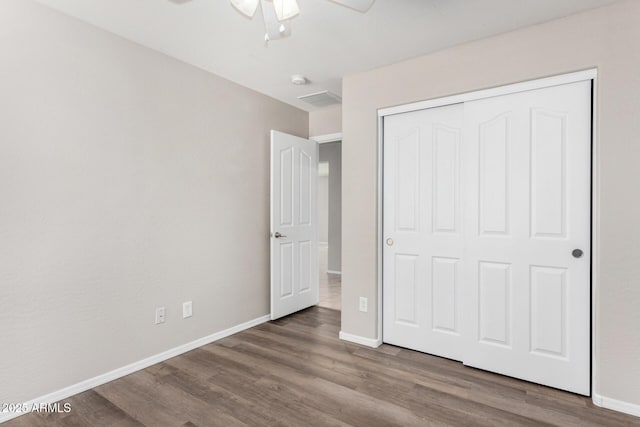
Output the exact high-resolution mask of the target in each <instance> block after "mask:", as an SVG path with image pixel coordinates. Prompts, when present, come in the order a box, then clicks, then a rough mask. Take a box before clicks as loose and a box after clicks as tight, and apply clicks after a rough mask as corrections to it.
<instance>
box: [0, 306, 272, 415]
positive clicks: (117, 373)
mask: <svg viewBox="0 0 640 427" xmlns="http://www.w3.org/2000/svg"><path fill="white" fill-rule="evenodd" d="M269 320H271V316H270V315H266V316H261V317H258V318H257V319H253V320H249V321H248V322H245V323H242V324H240V325H236V326H233V327H231V328H229V329H225V330H224V331H220V332H216V333H214V334H211V335H209V336H206V337H203V338H200V339H197V340H195V341H191V342H189V343H187V344H183V345H181V346H178V347H174V348H172V349H170V350H167V351H164V352H162V353H158V354H156V355H153V356H151V357H147V358H146V359H142V360H139V361H137V362H134V363H131V364H130V365H127V366H123V367H121V368H118V369H114V370H113V371H110V372H107V373H105V374H102V375H98V376H97V377H93V378H90V379H88V380H85V381H82V382H79V383H77V384H74V385H71V386H69V387H65V388H63V389H61V390H58V391H54V392H53V393H49V394H47V395H45V396H41V397H38V398H37V399H33V400H31V401H29V402H26V403H25V404H24V405H22V406H23V407H24V408H32V407H33V406H34V405H40V404H50V403H55V402H58V401H60V400H63V399H67V398H68V397H71V396H73V395H75V394H78V393H82V392H83V391H87V390H89V389H92V388H94V387H97V386H99V385H102V384H106V383H108V382H110V381H113V380H116V379H118V378H122V377H124V376H125V375H129V374H132V373H134V372H136V371H140V370H142V369H145V368H148V367H149V366H152V365H155V364H156V363H160V362H163V361H165V360H167V359H171V358H172V357H175V356H178V355H180V354H183V353H186V352H188V351H191V350H194V349H196V348H198V347H202V346H203V345H207V344H210V343H212V342H215V341H218V340H221V339H222V338H226V337H228V336H230V335H233V334H237V333H238V332H242V331H244V330H245V329H249V328H253V327H254V326H258V325H260V324H262V323H264V322H267V321H269ZM29 412H30V409H29V410H27V411H26V412H0V423H3V422H5V421H9V420H11V419H13V418H16V417H19V416H21V415H24V414H26V413H29Z"/></svg>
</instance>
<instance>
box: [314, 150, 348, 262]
mask: <svg viewBox="0 0 640 427" xmlns="http://www.w3.org/2000/svg"><path fill="white" fill-rule="evenodd" d="M318 151H319V153H318V158H319V159H320V161H321V162H328V163H329V180H328V189H327V190H328V193H329V194H328V196H329V197H328V208H329V209H328V212H327V214H328V218H327V219H328V224H327V226H328V227H327V228H328V230H327V231H328V233H327V242H328V243H329V251H328V256H327V269H328V270H329V271H332V272H334V273H335V272H340V271H342V143H341V142H329V143H325V144H320V148H319V150H318Z"/></svg>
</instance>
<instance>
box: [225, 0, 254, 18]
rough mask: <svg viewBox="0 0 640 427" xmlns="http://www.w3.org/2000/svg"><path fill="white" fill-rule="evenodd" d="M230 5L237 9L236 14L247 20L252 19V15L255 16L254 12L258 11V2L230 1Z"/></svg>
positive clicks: (252, 0)
mask: <svg viewBox="0 0 640 427" xmlns="http://www.w3.org/2000/svg"><path fill="white" fill-rule="evenodd" d="M231 4H232V5H233V7H235V8H236V9H238V12H240V13H242V14H243V15H245V16H248V17H249V18H253V15H255V14H256V10H257V9H258V4H260V0H231Z"/></svg>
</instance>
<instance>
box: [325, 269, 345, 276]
mask: <svg viewBox="0 0 640 427" xmlns="http://www.w3.org/2000/svg"><path fill="white" fill-rule="evenodd" d="M327 273H329V274H337V275H338V276H342V271H335V270H327Z"/></svg>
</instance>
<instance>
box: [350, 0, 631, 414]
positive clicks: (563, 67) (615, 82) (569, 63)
mask: <svg viewBox="0 0 640 427" xmlns="http://www.w3.org/2000/svg"><path fill="white" fill-rule="evenodd" d="M638 17H640V1H637V0H627V1H620V2H618V3H615V4H614V5H612V6H608V7H604V8H600V9H595V10H591V11H588V12H584V13H581V14H579V15H574V16H571V17H567V18H564V19H560V20H556V21H552V22H549V23H545V24H541V25H537V26H534V27H530V28H526V29H522V30H518V31H514V32H511V33H506V34H502V35H499V36H496V37H491V38H488V39H484V40H480V41H477V42H473V43H468V44H464V45H460V46H458V47H454V48H451V49H447V50H444V51H441V52H438V53H435V54H432V55H427V56H423V57H419V58H415V59H412V60H409V61H405V62H402V63H398V64H395V65H391V66H388V67H383V68H380V69H377V70H373V71H370V72H366V73H361V74H355V75H352V76H348V77H346V78H345V79H344V82H343V120H344V121H343V164H344V169H343V190H344V192H345V194H348V195H349V196H348V197H345V198H344V200H343V225H344V233H343V256H342V259H343V277H342V298H343V304H342V306H343V310H342V330H343V331H344V332H346V333H349V334H354V335H359V336H362V337H366V338H377V327H376V326H377V321H378V319H379V317H380V315H381V313H378V312H377V310H376V307H377V302H376V299H377V286H376V285H377V278H376V272H377V270H376V262H377V258H376V257H377V252H376V224H377V223H376V206H377V205H376V195H377V190H376V166H377V113H376V111H377V109H378V108H381V107H388V106H392V105H399V104H405V103H408V102H413V101H418V100H423V99H430V98H437V97H441V96H445V95H451V94H456V93H463V92H468V91H473V90H477V89H482V88H487V87H492V86H499V85H504V84H507V83H513V82H518V81H523V80H530V79H535V78H540V77H545V76H549V75H555V74H562V73H567V72H571V71H576V70H581V69H587V68H592V67H598V71H599V87H598V93H597V96H598V105H597V109H598V116H597V117H596V123H597V127H598V135H597V138H598V164H597V173H598V176H599V178H600V179H599V182H597V183H596V188H595V192H596V194H597V197H598V206H597V208H598V211H599V223H598V224H596V227H597V234H598V241H599V246H598V247H597V248H594V250H595V252H596V254H597V257H598V260H599V263H598V264H597V265H596V266H595V267H596V271H597V274H598V276H597V280H598V283H599V288H598V294H597V295H596V301H595V305H596V316H597V318H596V322H595V324H594V328H595V330H596V337H597V340H596V343H595V346H596V352H597V354H596V360H595V364H594V369H595V371H596V374H597V378H598V381H597V385H596V388H595V390H594V391H595V392H596V393H599V394H602V395H604V396H605V397H608V398H612V399H618V400H621V401H624V402H628V403H631V404H635V405H640V333H639V332H638V331H640V310H639V309H638V307H640V285H639V278H640V246H639V244H638V242H640V221H639V220H638V218H640V199H638V197H636V193H637V192H636V191H635V188H636V187H637V183H638V182H639V174H638V170H639V169H638V165H640V144H639V143H638V135H640V120H638V117H640V73H639V72H638V70H639V69H640V44H639V43H640V42H639V41H640V25H638V22H639V21H638ZM360 296H364V297H368V298H369V308H370V310H369V312H368V313H363V312H360V311H358V298H359V297H360Z"/></svg>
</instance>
